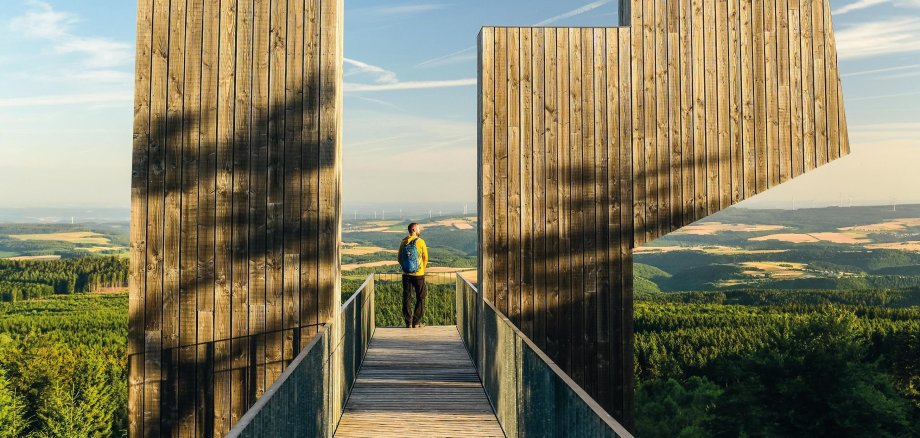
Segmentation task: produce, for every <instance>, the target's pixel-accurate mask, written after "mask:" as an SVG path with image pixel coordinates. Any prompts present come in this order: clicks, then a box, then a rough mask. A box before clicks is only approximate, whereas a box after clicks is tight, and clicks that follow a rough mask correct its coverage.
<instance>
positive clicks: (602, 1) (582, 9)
mask: <svg viewBox="0 0 920 438" xmlns="http://www.w3.org/2000/svg"><path fill="white" fill-rule="evenodd" d="M611 1H613V0H598V1H596V2H593V3H588V4H586V5H584V6H580V7H577V8H575V9H572V10H571V11H568V12H566V13H563V14H559V15H557V16H555V17H550V18H547V19H545V20H543V21H541V22H539V23H537V24H534V26H548V25H550V24H553V23H555V22H557V21H562V20H565V19H566V18H572V17H576V16H578V15H581V14H584V13H585V12H589V11H593V10H595V9H597V8H599V7H601V6H604V5H606V4H607V3H610V2H611Z"/></svg>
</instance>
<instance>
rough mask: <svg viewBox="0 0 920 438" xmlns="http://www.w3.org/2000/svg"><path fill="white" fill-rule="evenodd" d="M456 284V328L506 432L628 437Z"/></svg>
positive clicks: (472, 291) (465, 285)
mask: <svg viewBox="0 0 920 438" xmlns="http://www.w3.org/2000/svg"><path fill="white" fill-rule="evenodd" d="M456 284H457V294H456V300H457V305H456V309H457V329H458V330H459V332H460V336H461V337H462V338H463V343H464V344H465V345H466V348H467V351H469V353H470V357H472V358H473V362H474V363H475V364H476V370H477V372H478V373H479V378H480V380H482V384H483V387H484V388H485V390H486V395H487V396H488V398H489V402H490V403H492V408H493V409H494V410H495V415H496V416H497V417H498V421H499V423H501V425H502V429H503V430H504V431H505V435H506V436H509V437H518V436H591V437H632V435H631V434H630V433H629V431H627V430H626V429H625V428H624V427H623V426H622V425H621V424H620V423H618V422H617V421H616V420H615V419H614V418H613V417H611V416H610V414H608V413H607V412H606V411H604V409H603V408H601V407H600V405H598V404H597V402H596V401H594V399H592V398H591V397H590V396H589V395H588V394H587V393H585V391H584V390H583V389H581V387H579V386H578V385H577V384H576V383H575V382H574V381H572V379H571V378H569V376H568V375H566V374H565V373H564V372H563V371H562V370H561V369H559V367H558V366H556V364H555V363H553V361H552V360H550V359H549V357H547V356H546V354H544V353H543V351H541V350H540V349H539V348H538V347H537V346H536V345H535V344H534V343H533V342H532V341H531V340H530V339H529V338H528V337H527V336H525V335H524V334H523V333H522V332H521V331H520V330H518V328H517V327H515V325H514V324H513V323H512V322H511V321H510V320H508V318H506V317H505V316H504V315H502V314H501V312H499V311H498V310H496V309H495V307H494V306H493V305H492V303H491V302H489V301H488V300H486V299H484V298H482V297H480V296H479V292H478V290H477V288H476V287H475V286H473V284H472V283H470V282H469V281H468V280H467V279H465V278H463V277H462V276H459V275H458V276H457V278H456Z"/></svg>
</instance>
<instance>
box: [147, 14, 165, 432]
mask: <svg viewBox="0 0 920 438" xmlns="http://www.w3.org/2000/svg"><path fill="white" fill-rule="evenodd" d="M153 14H154V16H153V47H152V53H153V56H152V61H151V62H152V69H151V70H152V71H151V79H150V80H151V84H150V112H151V121H152V128H153V132H152V134H153V139H152V140H153V141H152V142H151V144H150V151H149V154H148V156H149V160H150V162H149V167H148V173H147V180H148V181H147V191H148V195H147V196H148V203H147V224H146V225H147V277H146V283H147V284H146V290H147V294H146V300H145V303H144V309H145V313H146V315H145V317H144V323H145V327H144V339H145V341H144V352H145V353H146V354H145V363H144V433H145V434H148V435H159V434H160V430H161V428H160V414H161V413H160V395H161V394H160V387H161V384H162V381H163V371H162V370H161V362H162V360H161V359H162V354H163V343H162V337H161V334H162V327H163V325H162V319H163V269H164V266H163V263H164V260H163V254H164V251H165V247H164V244H165V242H164V241H163V239H164V235H165V232H164V230H163V227H164V219H165V216H164V215H165V212H164V207H165V195H166V192H165V189H166V188H165V184H166V181H165V177H166V175H165V173H166V141H167V134H168V130H169V126H168V122H167V115H166V111H167V89H168V64H169V59H168V57H169V34H168V32H169V2H168V1H165V0H159V1H157V2H156V3H154V6H153Z"/></svg>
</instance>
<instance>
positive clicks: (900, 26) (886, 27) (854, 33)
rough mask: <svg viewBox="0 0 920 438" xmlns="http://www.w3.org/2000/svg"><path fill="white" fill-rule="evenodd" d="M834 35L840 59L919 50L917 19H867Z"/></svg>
mask: <svg viewBox="0 0 920 438" xmlns="http://www.w3.org/2000/svg"><path fill="white" fill-rule="evenodd" d="M836 34H837V35H836V40H837V53H838V54H839V55H840V58H841V59H852V58H864V57H869V56H876V55H885V54H892V53H907V52H915V51H920V18H896V19H888V20H882V21H870V22H866V23H861V24H857V25H854V26H850V27H847V28H845V29H842V30H840V31H838V32H836Z"/></svg>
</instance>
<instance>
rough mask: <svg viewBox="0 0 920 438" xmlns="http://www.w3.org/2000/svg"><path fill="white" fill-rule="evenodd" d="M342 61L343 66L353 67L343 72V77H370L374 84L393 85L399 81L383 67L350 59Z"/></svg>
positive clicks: (394, 74)
mask: <svg viewBox="0 0 920 438" xmlns="http://www.w3.org/2000/svg"><path fill="white" fill-rule="evenodd" d="M343 61H344V62H345V64H347V65H350V66H352V67H354V68H352V69H351V70H349V71H346V72H345V74H344V76H345V77H349V76H356V75H370V76H372V77H373V81H374V83H376V84H395V83H397V82H399V79H397V78H396V73H394V72H392V71H390V70H387V69H384V68H383V67H379V66H376V65H371V64H368V63H366V62H361V61H358V60H356V59H351V58H344V59H343Z"/></svg>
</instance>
